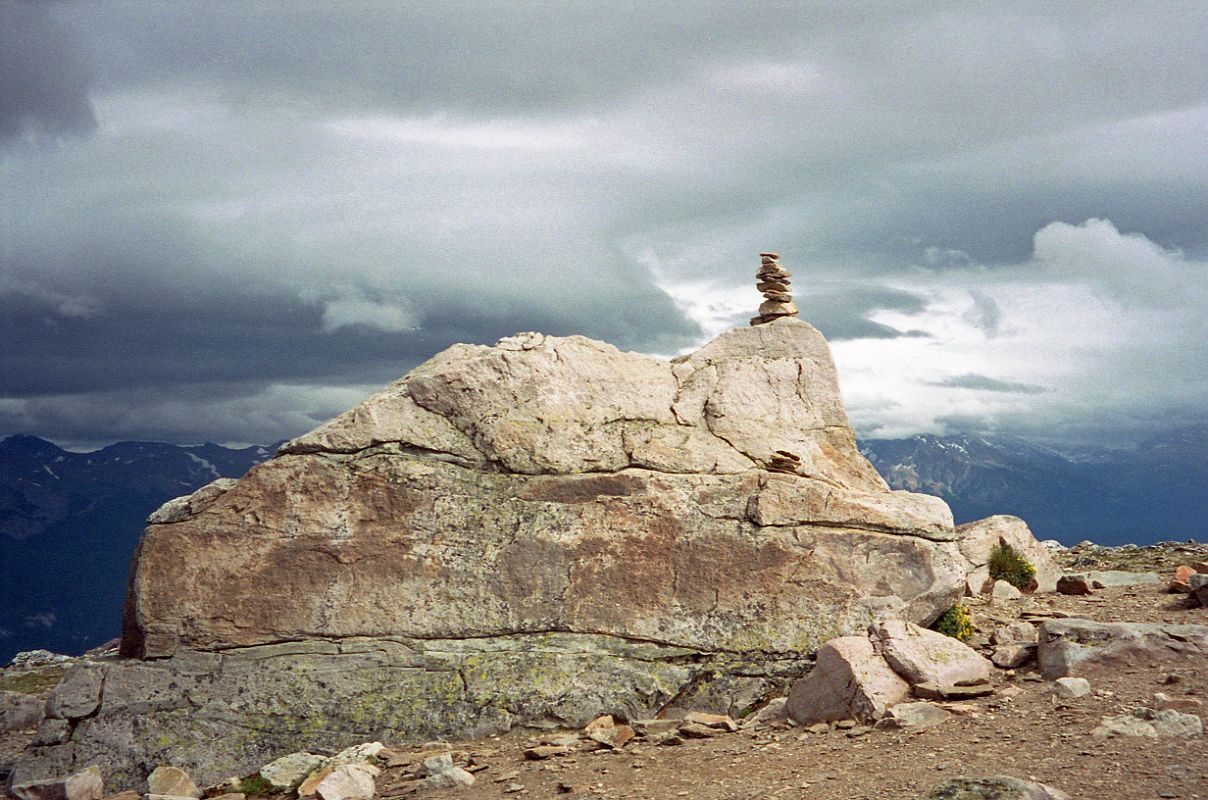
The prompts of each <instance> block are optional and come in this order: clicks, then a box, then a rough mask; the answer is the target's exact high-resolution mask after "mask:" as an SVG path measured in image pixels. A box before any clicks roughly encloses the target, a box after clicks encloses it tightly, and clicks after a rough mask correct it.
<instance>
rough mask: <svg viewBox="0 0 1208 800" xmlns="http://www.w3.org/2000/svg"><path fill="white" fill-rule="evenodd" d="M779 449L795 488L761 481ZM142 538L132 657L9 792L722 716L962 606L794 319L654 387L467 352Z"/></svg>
mask: <svg viewBox="0 0 1208 800" xmlns="http://www.w3.org/2000/svg"><path fill="white" fill-rule="evenodd" d="M776 451H787V452H790V453H792V454H795V455H797V456H799V457H800V467H799V471H798V474H795V475H794V474H781V473H770V472H768V471H767V470H766V469H765V467H766V465H767V464H768V462H769V459H770V458H771V457H772V455H773V453H775V452H776ZM152 523H153V524H151V525H150V527H149V528H148V529H147V532H146V534H145V535H144V538H143V541H142V543H141V544H140V547H139V550H138V553H137V554H136V557H135V563H134V566H133V569H132V573H131V583H130V590H129V595H128V599H127V608H126V618H125V624H124V633H123V641H122V653H123V655H124V656H127V657H132V658H135V659H142V660H141V661H119V662H111V663H97V664H93V665H92V667H91V668H92V669H93V670H95V671H98V672H97V673H96V674H97V677H98V681H97V684H98V685H100V684H103V685H104V687H105V688H104V690H103V692H99V693H98V697H99V698H101V699H100V701H99V703H97V704H95V705H96V706H97V708H96V709H95V710H90V711H89V713H88V714H87V715H84V716H81V717H79V718H71V722H70V726H69V727H70V730H69V732H68V734H67V735H66V736H65V737H64V739H63V741H62V742H61V743H60V744H58V745H52V746H48V747H41V748H35V750H37V751H38V752H37V753H34V754H31V756H30V758H29V759H28V760H27V761H26V763H25V765H24V766H23V769H26V770H28V771H33V772H37V771H50V770H52V768H53V765H54V764H55V763H59V762H63V760H64V759H68V760H69V759H70V757H76V758H82V757H84V756H85V755H87V756H88V757H91V758H94V759H99V760H100V761H102V762H104V763H108V764H110V765H112V771H113V772H114V773H115V774H117V773H120V774H121V775H130V776H137V774H138V773H139V772H140V771H142V770H143V767H142V766H139V765H151V766H154V764H155V763H157V759H160V760H165V761H167V760H170V761H171V762H172V763H174V764H178V765H181V766H185V767H187V768H189V769H190V771H191V773H192V774H194V775H195V776H198V777H199V779H201V780H203V781H204V780H209V778H210V777H211V776H214V777H221V776H223V775H226V774H229V773H231V772H233V771H238V769H239V768H241V765H244V763H245V762H246V764H247V765H249V766H251V765H259V764H261V763H265V762H267V761H269V760H271V759H272V758H274V757H276V756H279V755H282V754H283V753H285V752H289V751H290V750H291V749H292V750H297V749H301V748H303V747H306V746H327V747H335V746H341V745H344V744H348V743H354V742H356V741H361V740H364V739H365V738H366V736H369V738H382V737H389V738H392V739H395V740H405V739H425V738H429V739H430V738H434V737H437V736H450V735H452V736H457V735H466V734H471V733H473V734H481V733H485V732H488V731H493V730H501V729H506V728H508V727H511V726H514V725H552V724H569V725H582V724H584V723H585V722H587V721H588V720H590V719H591V718H592V717H594V716H595V715H597V714H599V713H607V712H614V713H618V714H621V715H622V716H625V717H627V718H637V717H650V716H653V715H654V714H655V713H657V712H659V711H660V710H662V709H664V708H667V707H676V708H684V709H692V708H697V709H702V710H714V711H729V712H732V713H736V712H737V711H739V710H741V709H743V708H744V707H746V706H748V705H750V704H751V703H752V702H753V701H754V700H755V699H757V698H758V697H760V696H761V695H764V694H766V693H768V692H770V691H773V690H777V689H783V687H784V686H785V685H786V684H787V683H788V682H789V681H791V679H792V678H793V677H794V676H796V675H799V674H801V672H802V671H803V670H804V669H806V656H807V655H808V654H809V653H810V652H811V651H813V650H814V649H815V648H816V647H818V646H819V645H821V644H822V643H823V642H825V641H827V640H829V639H832V638H834V637H836V636H840V635H843V634H846V633H850V632H853V631H856V630H861V629H863V628H864V626H866V625H867V624H868V623H869V622H870V621H871V620H872V619H873V618H874V617H877V616H880V615H884V614H896V615H899V616H901V617H903V618H905V619H909V620H912V621H916V622H922V623H926V622H929V621H930V620H931V619H933V618H934V617H936V616H937V615H938V614H940V613H942V612H943V611H944V610H946V609H947V608H948V607H949V606H951V604H952V603H953V602H954V601H955V599H956V598H957V597H958V596H959V594H960V592H961V589H962V587H963V580H964V566H963V564H964V562H963V559H961V557H960V553H959V551H958V549H957V544H956V542H955V541H954V540H955V533H954V531H953V528H952V517H951V513H950V512H949V510H948V507H947V506H946V505H945V504H944V503H943V502H942V501H940V500H938V499H937V498H933V497H928V496H924V495H915V494H910V493H907V492H891V491H889V490H888V489H887V487H886V486H885V484H884V482H883V481H882V480H881V479H880V478H879V477H878V476H877V474H876V472H875V471H874V470H873V469H872V467H871V466H870V465H869V464H868V462H867V461H865V460H864V459H863V457H861V456H860V455H859V453H858V451H857V450H856V446H855V440H854V436H853V434H852V431H851V428H850V427H849V426H848V423H847V417H846V414H845V412H844V409H843V405H842V402H841V400H840V396H839V390H838V385H837V379H836V376H835V370H834V365H833V363H832V361H831V357H830V352H829V349H828V347H827V345H826V342H825V341H824V340H823V338H822V336H821V335H820V334H819V333H818V332H817V331H816V330H815V329H814V328H813V327H812V326H810V325H809V324H807V323H805V322H801V321H799V320H796V319H781V320H777V321H775V322H772V323H770V324H767V325H760V326H758V327H755V328H749V329H743V330H735V331H730V332H728V333H726V334H723V335H722V336H720V337H718V338H717V339H715V340H714V341H713V342H711V343H709V344H708V345H706V346H705V347H704V348H702V349H701V350H700V351H698V352H696V353H694V354H692V355H690V356H687V357H684V358H680V359H676V360H675V361H672V362H667V361H662V360H658V359H655V358H651V357H647V356H642V355H637V354H632V353H622V352H619V351H618V350H616V349H615V348H613V347H611V346H609V345H606V344H602V343H600V342H595V341H591V340H588V339H584V338H582V337H569V338H552V337H545V336H542V335H540V334H522V335H519V336H515V337H510V338H508V339H504V340H503V341H501V342H500V343H499V344H498V345H496V346H495V347H477V346H469V345H459V346H456V347H453V348H450V349H449V350H447V351H445V352H443V353H441V354H439V355H437V356H436V357H435V358H433V359H432V360H431V361H429V362H427V363H425V364H423V365H421V366H420V367H418V368H417V369H415V370H414V371H412V372H411V373H410V374H409V375H407V376H406V377H404V378H403V379H402V380H400V381H398V382H397V383H395V384H393V385H392V386H390V387H388V388H387V389H385V390H383V391H382V392H380V393H378V394H376V395H374V396H373V397H371V398H369V399H368V400H366V401H365V402H364V403H362V404H360V405H359V406H357V407H356V408H354V409H352V410H350V411H349V412H347V413H345V414H343V415H341V416H340V417H338V418H336V419H335V420H332V421H331V422H330V423H328V424H326V425H324V426H322V427H320V428H318V429H317V430H315V431H313V432H311V433H308V434H306V435H305V436H302V437H300V438H298V439H295V440H294V441H292V442H289V443H287V444H286V445H285V446H284V447H283V448H282V449H281V451H280V452H279V453H278V455H277V456H276V457H274V458H273V459H271V460H269V461H268V462H266V463H264V464H262V465H260V466H259V467H257V468H255V469H253V470H252V471H251V472H250V473H249V474H248V475H247V476H246V477H245V478H243V479H242V480H240V481H238V482H237V483H234V484H229V483H226V484H222V485H218V486H211V487H207V488H206V489H203V490H200V491H199V492H197V493H195V494H194V495H193V496H191V497H190V498H189V499H188V500H187V501H183V502H182V501H174V502H173V503H171V504H168V505H167V506H165V507H164V508H163V509H161V510H160V512H157V514H156V515H155V516H153V518H152ZM136 674H137V675H139V676H141V677H140V678H139V680H141V681H143V682H144V683H147V684H148V685H154V686H156V687H160V688H158V689H157V690H156V691H155V692H151V693H147V692H140V691H139V690H137V689H135V688H133V687H134V686H136V685H137V683H138V681H135V680H133V679H132V677H131V676H134V675H136ZM88 685H89V686H91V685H92V684H91V683H89V684H88ZM286 689H287V690H286ZM352 698H355V702H353V701H352ZM358 709H359V710H358ZM169 721H171V724H169ZM168 728H171V731H172V732H171V735H168V734H167V733H166V729H168ZM299 731H305V732H306V733H305V735H302V734H300V733H299ZM73 753H74V756H73V755H72V754H73ZM169 757H170V758H169ZM134 779H135V778H134V777H131V778H130V779H129V780H127V779H124V778H123V779H122V781H125V782H126V783H132V782H134ZM116 785H121V783H120V782H119V784H116Z"/></svg>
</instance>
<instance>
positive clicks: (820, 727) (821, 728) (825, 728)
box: [806, 722, 830, 733]
mask: <svg viewBox="0 0 1208 800" xmlns="http://www.w3.org/2000/svg"><path fill="white" fill-rule="evenodd" d="M806 730H807V731H809V732H810V733H830V725H827V724H826V723H825V722H815V723H814V724H813V725H811V726H809V727H808V728H806Z"/></svg>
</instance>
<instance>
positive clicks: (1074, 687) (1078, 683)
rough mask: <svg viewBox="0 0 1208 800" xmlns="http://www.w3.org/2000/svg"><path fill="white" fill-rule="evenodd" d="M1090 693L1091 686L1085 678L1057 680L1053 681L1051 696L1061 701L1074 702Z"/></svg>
mask: <svg viewBox="0 0 1208 800" xmlns="http://www.w3.org/2000/svg"><path fill="white" fill-rule="evenodd" d="M1090 693H1091V684H1090V681H1088V680H1087V679H1086V678H1058V679H1057V680H1055V681H1053V696H1055V697H1059V698H1061V699H1062V700H1076V699H1078V698H1079V697H1085V696H1087V695H1088V694H1090Z"/></svg>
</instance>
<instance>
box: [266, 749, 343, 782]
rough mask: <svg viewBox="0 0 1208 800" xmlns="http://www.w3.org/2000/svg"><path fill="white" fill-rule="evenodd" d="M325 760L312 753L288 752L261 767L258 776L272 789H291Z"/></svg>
mask: <svg viewBox="0 0 1208 800" xmlns="http://www.w3.org/2000/svg"><path fill="white" fill-rule="evenodd" d="M326 760H327V759H325V758H324V757H323V756H317V755H315V754H314V753H290V754H289V755H287V756H281V758H278V759H277V760H276V761H273V762H272V763H270V764H265V765H264V766H263V767H261V768H260V777H261V778H264V779H265V780H266V781H268V782H269V784H270V785H271V786H272V787H273V788H274V789H279V790H281V791H283V792H288V791H293V790H294V789H295V788H297V787H298V786H300V785H301V784H302V781H304V780H306V776H307V775H309V774H310V773H312V772H314V771H315V770H316V769H318V768H319V766H320V765H322V764H323V762H324V761H326Z"/></svg>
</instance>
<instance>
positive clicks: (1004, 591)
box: [990, 581, 1023, 601]
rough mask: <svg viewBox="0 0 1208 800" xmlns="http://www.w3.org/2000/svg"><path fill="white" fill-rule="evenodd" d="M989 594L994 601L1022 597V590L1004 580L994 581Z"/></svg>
mask: <svg viewBox="0 0 1208 800" xmlns="http://www.w3.org/2000/svg"><path fill="white" fill-rule="evenodd" d="M990 596H991V597H993V598H994V600H996V601H1006V600H1018V599H1019V598H1021V597H1023V592H1021V591H1019V589H1017V588H1016V587H1014V586H1012V585H1011V584H1009V583H1007V582H1006V581H994V586H993V587H992V588H991V589H990Z"/></svg>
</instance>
